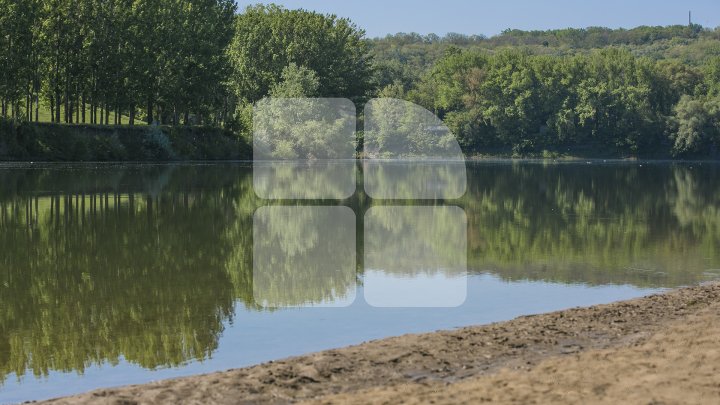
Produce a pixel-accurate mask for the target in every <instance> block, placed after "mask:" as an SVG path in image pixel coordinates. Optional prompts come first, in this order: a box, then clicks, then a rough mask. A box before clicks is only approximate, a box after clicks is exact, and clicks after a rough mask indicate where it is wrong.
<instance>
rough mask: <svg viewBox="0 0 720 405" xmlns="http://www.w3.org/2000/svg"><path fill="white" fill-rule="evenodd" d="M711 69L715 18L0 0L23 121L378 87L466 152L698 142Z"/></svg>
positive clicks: (243, 120)
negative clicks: (529, 22) (572, 19)
mask: <svg viewBox="0 0 720 405" xmlns="http://www.w3.org/2000/svg"><path fill="white" fill-rule="evenodd" d="M718 83H720V30H718V29H715V30H710V29H707V28H703V27H701V26H698V25H688V26H679V25H678V26H668V27H638V28H634V29H630V30H624V29H619V30H612V29H607V28H597V27H595V28H587V29H564V30H549V31H519V30H507V31H505V32H503V33H502V34H500V35H498V36H495V37H491V38H486V37H483V36H465V35H459V34H449V35H447V36H446V37H439V36H437V35H427V36H422V35H418V34H398V35H393V36H388V37H385V38H376V39H367V38H365V33H364V31H363V30H362V29H361V28H360V27H358V26H356V25H355V24H353V23H352V21H350V20H348V19H345V18H338V17H337V16H334V15H323V14H319V13H315V12H311V11H305V10H288V9H285V8H283V7H280V6H276V5H256V6H250V7H247V8H246V9H244V10H242V11H240V12H238V10H237V9H236V5H235V4H234V2H233V1H232V0H0V100H1V103H2V105H1V108H2V111H1V115H2V117H6V118H14V119H20V120H28V121H38V120H40V115H41V114H42V113H43V112H44V111H49V113H50V114H49V115H50V120H51V121H53V122H65V123H78V122H82V123H85V122H89V123H94V124H111V123H112V124H124V123H129V124H135V123H136V122H137V121H140V120H142V121H144V122H147V123H153V122H157V123H160V124H173V125H179V124H205V125H215V126H223V127H225V128H229V129H232V130H234V131H235V132H236V133H238V134H240V135H242V136H247V135H248V134H249V133H250V128H251V125H252V107H253V105H254V103H256V102H257V101H258V100H260V99H262V98H263V97H265V96H268V95H272V96H274V97H303V96H307V97H345V98H350V99H351V100H352V101H354V102H355V103H356V104H357V105H358V106H359V107H361V108H360V109H359V111H362V105H363V103H364V102H365V101H366V100H368V99H370V98H373V97H378V96H384V97H395V98H402V99H405V100H409V101H413V102H415V103H417V104H420V105H422V106H424V107H426V108H428V109H429V110H431V111H433V112H435V113H436V114H437V115H438V116H439V117H441V118H442V119H443V120H444V121H445V123H446V124H448V126H449V127H450V128H451V129H452V130H453V131H454V133H455V134H456V135H457V136H458V137H459V138H460V141H461V144H462V146H463V147H464V149H465V151H466V152H467V153H482V152H483V151H485V150H488V149H493V148H500V149H503V148H505V149H511V150H512V151H513V152H515V153H520V154H523V153H526V152H534V151H535V152H539V151H542V150H545V149H559V150H562V149H563V148H568V147H575V146H578V145H589V144H590V145H601V146H603V147H606V148H608V149H609V150H613V151H615V152H620V153H622V154H628V153H630V154H637V153H644V154H645V153H655V152H659V151H664V152H665V153H669V152H672V153H675V154H685V153H705V152H707V151H708V150H710V151H711V152H712V151H713V150H714V151H716V150H717V147H718V146H719V145H720V127H719V125H718V119H719V118H720V101H718V97H720V84H718ZM361 118H362V117H361ZM124 119H127V122H123V120H124Z"/></svg>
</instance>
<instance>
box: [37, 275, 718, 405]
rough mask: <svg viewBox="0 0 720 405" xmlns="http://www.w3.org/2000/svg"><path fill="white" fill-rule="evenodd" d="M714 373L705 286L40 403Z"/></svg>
mask: <svg viewBox="0 0 720 405" xmlns="http://www.w3.org/2000/svg"><path fill="white" fill-rule="evenodd" d="M718 371H720V283H712V284H705V285H702V286H697V287H690V288H684V289H679V290H673V291H670V292H667V293H665V294H656V295H652V296H648V297H645V298H640V299H635V300H630V301H623V302H618V303H613V304H608V305H598V306H592V307H588V308H578V309H570V310H566V311H560V312H553V313H549V314H543V315H535V316H526V317H520V318H517V319H515V320H512V321H508V322H502V323H496V324H491V325H486V326H477V327H469V328H462V329H457V330H452V331H442V332H436V333H429V334H421V335H406V336H400V337H393V338H389V339H383V340H378V341H373V342H368V343H364V344H361V345H358V346H352V347H347V348H342V349H336V350H328V351H324V352H319V353H315V354H310V355H305V356H300V357H294V358H290V359H286V360H281V361H276V362H269V363H265V364H261V365H258V366H254V367H249V368H244V369H237V370H229V371H226V372H220V373H213V374H208V375H201V376H194V377H188V378H180V379H174V380H166V381H159V382H153V383H150V384H146V385H137V386H129V387H121V388H113V389H103V390H97V391H93V392H90V393H85V394H81V395H78V396H73V397H68V398H61V399H56V400H54V401H50V403H55V404H79V403H103V404H105V403H258V402H262V403H292V402H303V401H307V402H309V403H323V404H325V403H327V404H330V403H344V402H354V403H398V402H410V403H427V402H431V401H434V402H436V403H457V402H462V401H465V402H480V401H497V402H502V403H508V402H511V403H512V402H516V403H551V402H552V403H578V402H582V403H592V402H596V403H617V402H624V403H628V402H629V403H638V402H643V403H661V402H663V403H664V402H667V403H675V402H683V403H701V402H705V403H708V402H713V401H717V400H718V399H720V384H719V383H718V380H717V374H718Z"/></svg>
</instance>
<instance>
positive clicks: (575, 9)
mask: <svg viewBox="0 0 720 405" xmlns="http://www.w3.org/2000/svg"><path fill="white" fill-rule="evenodd" d="M258 2H262V3H269V2H265V1H248V0H238V1H237V3H238V5H239V6H240V8H244V7H245V6H247V5H249V4H255V3H258ZM273 3H276V4H281V5H283V6H285V7H287V8H293V9H295V8H304V9H308V10H314V11H318V12H322V13H332V14H337V15H339V16H342V17H349V18H350V19H352V20H353V21H354V22H355V23H356V24H357V25H359V26H360V27H361V28H363V29H365V30H366V31H367V34H368V36H370V37H376V36H385V35H386V34H388V33H397V32H419V33H421V34H428V33H436V34H440V35H444V34H446V33H448V32H458V33H463V34H484V35H495V34H498V33H500V32H501V31H502V30H504V29H506V28H518V29H525V30H530V29H550V28H567V27H575V28H582V27H588V26H604V27H611V28H618V27H624V28H630V27H635V26H638V25H670V24H687V19H688V15H687V14H688V11H689V10H692V12H693V22H695V23H698V24H702V25H704V26H708V27H717V26H720V0H685V1H680V0H603V1H595V0H593V1H586V0H553V1H550V0H548V1H543V0H535V1H533V0H476V1H473V0H441V1H438V0H433V1H430V0H364V1H360V0H351V1H347V0H275V1H273Z"/></svg>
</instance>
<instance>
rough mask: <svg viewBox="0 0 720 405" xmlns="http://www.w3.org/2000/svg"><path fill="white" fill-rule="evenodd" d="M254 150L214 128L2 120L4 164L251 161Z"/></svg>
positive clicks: (0, 146) (1, 155)
mask: <svg viewBox="0 0 720 405" xmlns="http://www.w3.org/2000/svg"><path fill="white" fill-rule="evenodd" d="M250 157H251V150H250V146H249V145H248V144H247V143H246V142H245V141H243V140H242V139H238V138H236V137H235V136H234V135H233V134H232V133H230V132H229V131H226V130H222V129H218V128H212V127H166V126H163V127H160V126H149V127H147V126H144V127H141V126H137V127H134V126H100V125H76V126H66V125H60V124H48V123H43V124H38V123H15V122H12V121H8V120H2V119H0V160H32V161H73V160H78V161H128V160H130V161H138V160H177V159H181V160H218V159H249V158H250Z"/></svg>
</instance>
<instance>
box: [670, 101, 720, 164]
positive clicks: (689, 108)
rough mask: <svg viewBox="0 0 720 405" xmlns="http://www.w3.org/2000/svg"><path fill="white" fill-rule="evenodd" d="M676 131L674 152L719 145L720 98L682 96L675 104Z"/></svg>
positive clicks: (697, 150) (710, 147)
mask: <svg viewBox="0 0 720 405" xmlns="http://www.w3.org/2000/svg"><path fill="white" fill-rule="evenodd" d="M674 118H675V121H676V124H677V131H676V133H675V134H674V140H675V144H674V147H673V150H674V152H675V153H676V154H684V153H693V152H699V151H701V150H703V149H711V150H712V151H713V152H714V153H717V148H718V146H720V98H718V97H701V98H693V97H690V96H687V95H685V96H683V97H682V98H681V99H680V102H678V104H677V106H675V117H674Z"/></svg>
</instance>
